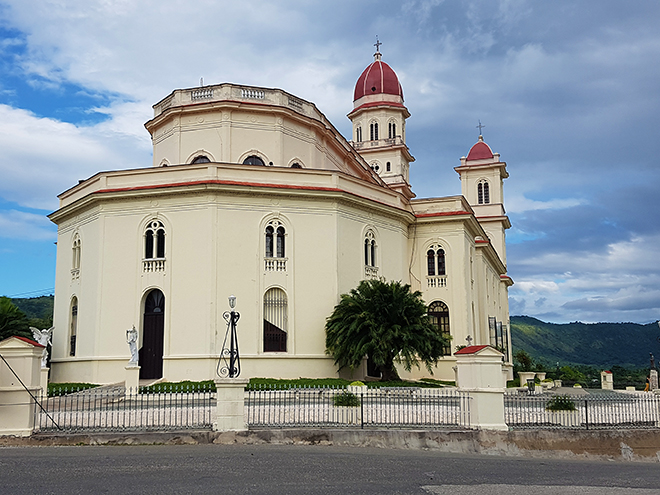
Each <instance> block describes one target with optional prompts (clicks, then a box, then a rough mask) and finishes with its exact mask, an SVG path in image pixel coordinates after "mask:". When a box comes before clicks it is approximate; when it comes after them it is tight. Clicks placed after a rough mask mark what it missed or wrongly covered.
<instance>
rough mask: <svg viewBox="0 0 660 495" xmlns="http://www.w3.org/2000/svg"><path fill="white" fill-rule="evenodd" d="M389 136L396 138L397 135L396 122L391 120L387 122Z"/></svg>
mask: <svg viewBox="0 0 660 495" xmlns="http://www.w3.org/2000/svg"><path fill="white" fill-rule="evenodd" d="M387 137H388V138H390V139H394V138H395V137H396V123H395V122H390V123H388V124H387Z"/></svg>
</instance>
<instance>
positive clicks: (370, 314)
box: [325, 279, 449, 381]
mask: <svg viewBox="0 0 660 495" xmlns="http://www.w3.org/2000/svg"><path fill="white" fill-rule="evenodd" d="M325 331H326V338H325V346H326V353H327V354H329V355H331V356H332V357H333V358H334V359H335V364H336V365H337V366H338V367H339V368H344V367H346V366H347V367H349V368H351V369H355V368H356V367H358V366H359V365H360V364H361V363H362V360H363V359H364V357H365V356H369V358H370V359H371V360H372V361H373V363H374V364H375V366H376V367H377V368H378V369H379V371H380V372H381V380H383V381H390V380H398V379H399V374H398V373H397V371H396V368H395V366H394V363H395V362H396V363H403V366H404V368H405V369H406V370H407V371H410V369H411V368H412V366H413V365H415V366H417V367H418V368H419V363H420V361H421V362H422V363H424V365H425V366H426V369H427V370H428V371H429V373H432V372H433V371H432V369H433V366H434V365H435V364H437V362H438V359H439V358H440V357H441V356H442V355H443V350H444V349H445V348H446V347H447V346H448V345H449V339H447V338H445V337H443V336H442V335H441V334H440V332H439V331H438V329H437V328H436V327H435V326H434V325H433V324H432V323H431V322H430V320H429V317H428V315H427V308H426V304H425V303H424V301H423V299H422V293H421V292H419V291H417V292H412V291H411V290H410V286H409V285H404V284H402V283H401V282H396V281H392V282H385V280H383V279H380V280H363V281H362V282H360V284H359V285H358V286H357V288H355V289H352V290H351V291H350V293H348V294H342V295H341V301H340V302H339V304H338V305H337V306H335V309H334V311H333V312H332V314H331V315H330V316H329V317H328V319H327V321H326V324H325Z"/></svg>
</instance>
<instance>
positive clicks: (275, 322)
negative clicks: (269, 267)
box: [264, 287, 288, 352]
mask: <svg viewBox="0 0 660 495" xmlns="http://www.w3.org/2000/svg"><path fill="white" fill-rule="evenodd" d="M287 326H288V301H287V297H286V293H285V292H284V291H283V290H282V289H279V288H277V287H273V288H272V289H268V291H266V294H264V352H286V341H287Z"/></svg>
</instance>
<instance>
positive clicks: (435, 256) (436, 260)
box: [426, 244, 447, 277]
mask: <svg viewBox="0 0 660 495" xmlns="http://www.w3.org/2000/svg"><path fill="white" fill-rule="evenodd" d="M426 266H427V275H428V276H429V277H434V276H436V275H446V274H447V272H446V268H445V267H446V264H445V250H444V249H442V247H440V246H439V245H437V244H434V245H432V246H430V247H429V250H428V251H427V252H426Z"/></svg>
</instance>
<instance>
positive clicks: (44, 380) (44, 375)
mask: <svg viewBox="0 0 660 495" xmlns="http://www.w3.org/2000/svg"><path fill="white" fill-rule="evenodd" d="M49 371H50V368H41V377H40V378H41V381H40V382H39V385H40V386H41V393H42V394H43V396H44V397H46V396H47V395H48V372H49Z"/></svg>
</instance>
